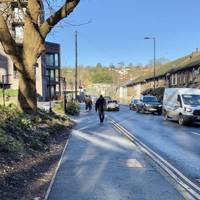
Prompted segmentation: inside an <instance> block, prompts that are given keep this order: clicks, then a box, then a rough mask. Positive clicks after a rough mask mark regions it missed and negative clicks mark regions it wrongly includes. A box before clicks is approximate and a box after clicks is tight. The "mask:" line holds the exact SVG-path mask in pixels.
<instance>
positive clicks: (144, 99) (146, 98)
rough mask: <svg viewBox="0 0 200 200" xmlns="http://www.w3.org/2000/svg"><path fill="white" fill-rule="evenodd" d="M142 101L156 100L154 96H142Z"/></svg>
mask: <svg viewBox="0 0 200 200" xmlns="http://www.w3.org/2000/svg"><path fill="white" fill-rule="evenodd" d="M143 101H144V102H158V100H157V98H156V97H143Z"/></svg>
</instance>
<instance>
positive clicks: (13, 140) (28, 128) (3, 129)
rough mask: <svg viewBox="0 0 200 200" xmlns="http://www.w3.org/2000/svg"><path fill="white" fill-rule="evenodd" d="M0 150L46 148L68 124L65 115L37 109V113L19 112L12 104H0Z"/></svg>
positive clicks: (11, 151)
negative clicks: (61, 115) (5, 105)
mask: <svg viewBox="0 0 200 200" xmlns="http://www.w3.org/2000/svg"><path fill="white" fill-rule="evenodd" d="M0 116H1V118H0V152H10V153H25V152H28V151H31V150H36V151H37V150H45V149H48V142H49V140H51V139H52V138H53V136H54V134H57V133H58V132H60V131H62V130H64V128H65V127H67V126H69V125H70V121H69V119H68V118H66V117H60V116H58V115H56V114H54V113H51V114H49V113H47V112H45V111H42V110H39V112H38V114H37V115H34V116H32V115H28V114H25V113H22V112H20V111H19V110H18V109H17V108H16V107H15V106H14V105H11V106H7V107H3V106H0Z"/></svg>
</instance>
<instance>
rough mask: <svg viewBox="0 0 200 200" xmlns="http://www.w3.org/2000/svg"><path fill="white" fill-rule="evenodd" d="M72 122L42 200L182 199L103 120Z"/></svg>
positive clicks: (84, 117)
mask: <svg viewBox="0 0 200 200" xmlns="http://www.w3.org/2000/svg"><path fill="white" fill-rule="evenodd" d="M110 114H111V113H110ZM131 114H132V113H131ZM114 115H115V114H114ZM74 120H75V121H76V123H77V125H76V126H75V127H74V129H73V130H72V134H71V136H70V139H69V141H68V145H67V148H66V149H65V152H64V154H63V157H62V161H61V164H60V167H59V170H58V173H57V175H56V177H55V181H54V183H53V185H52V188H51V190H50V194H49V196H48V200H66V199H67V200H122V199H123V200H130V199H134V200H171V199H173V200H182V199H184V197H182V196H181V195H180V194H179V193H178V192H177V190H176V189H175V188H174V186H173V185H172V184H171V183H170V182H168V181H167V180H166V177H164V176H163V175H161V174H160V173H159V172H158V171H157V169H156V168H154V166H153V165H152V164H151V163H150V162H149V159H147V158H146V156H145V155H144V154H143V153H142V152H141V151H140V150H139V149H138V147H137V146H135V145H134V144H133V143H132V142H130V141H129V140H127V138H125V137H123V136H122V135H121V134H119V132H118V131H116V129H115V128H114V127H113V126H112V124H111V123H110V120H109V119H108V118H106V119H105V121H104V123H103V124H100V123H99V119H98V114H97V113H95V112H94V109H93V110H92V111H91V112H88V111H85V110H81V114H80V116H78V117H75V119H74Z"/></svg>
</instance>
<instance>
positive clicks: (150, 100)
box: [137, 96, 162, 115]
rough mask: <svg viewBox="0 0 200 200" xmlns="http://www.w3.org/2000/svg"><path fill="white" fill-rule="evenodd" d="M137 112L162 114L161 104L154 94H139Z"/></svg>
mask: <svg viewBox="0 0 200 200" xmlns="http://www.w3.org/2000/svg"><path fill="white" fill-rule="evenodd" d="M137 112H143V113H145V112H150V113H153V114H154V113H157V114H158V115H161V114H162V105H161V103H159V102H158V99H157V98H156V97H155V96H141V97H140V100H139V101H138V103H137Z"/></svg>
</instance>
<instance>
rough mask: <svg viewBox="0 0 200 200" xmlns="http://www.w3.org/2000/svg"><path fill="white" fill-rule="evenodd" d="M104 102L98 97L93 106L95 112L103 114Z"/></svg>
mask: <svg viewBox="0 0 200 200" xmlns="http://www.w3.org/2000/svg"><path fill="white" fill-rule="evenodd" d="M105 105H106V101H105V99H104V98H103V97H99V98H98V99H97V101H96V104H95V110H96V111H97V110H98V111H101V112H103V111H104V109H105Z"/></svg>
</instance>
